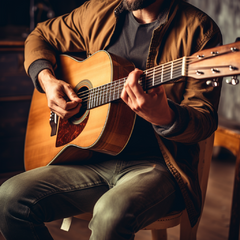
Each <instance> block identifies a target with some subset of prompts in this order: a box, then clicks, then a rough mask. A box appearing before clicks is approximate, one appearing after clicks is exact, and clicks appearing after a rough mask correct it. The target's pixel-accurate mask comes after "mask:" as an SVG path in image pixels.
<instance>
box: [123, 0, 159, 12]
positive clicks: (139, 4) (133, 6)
mask: <svg viewBox="0 0 240 240" xmlns="http://www.w3.org/2000/svg"><path fill="white" fill-rule="evenodd" d="M154 2H156V0H123V5H124V7H125V8H126V9H127V10H128V11H130V12H132V11H136V10H139V9H143V8H146V7H148V6H150V5H151V4H152V3H154Z"/></svg>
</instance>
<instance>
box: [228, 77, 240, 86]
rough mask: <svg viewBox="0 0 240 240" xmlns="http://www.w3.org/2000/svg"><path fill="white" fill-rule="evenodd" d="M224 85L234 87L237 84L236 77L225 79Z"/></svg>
mask: <svg viewBox="0 0 240 240" xmlns="http://www.w3.org/2000/svg"><path fill="white" fill-rule="evenodd" d="M226 83H228V84H230V85H233V86H235V85H237V84H238V83H239V80H238V78H237V76H232V78H231V79H226Z"/></svg>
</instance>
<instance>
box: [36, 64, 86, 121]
mask: <svg viewBox="0 0 240 240" xmlns="http://www.w3.org/2000/svg"><path fill="white" fill-rule="evenodd" d="M38 81H39V83H40V85H41V87H42V89H43V90H44V91H45V93H46V97H47V100H48V107H49V108H50V109H51V110H52V111H53V112H55V113H56V114H57V115H58V116H59V117H61V118H62V119H68V118H70V117H72V116H73V115H75V114H77V113H78V112H79V110H80V107H81V105H82V104H81V102H82V100H81V99H80V98H79V97H78V96H77V94H76V93H75V92H74V91H73V89H72V87H71V86H70V85H69V84H68V83H66V82H64V81H62V80H58V79H57V78H56V77H55V76H53V74H52V72H51V71H50V70H49V69H44V70H42V71H41V72H40V73H39V74H38Z"/></svg>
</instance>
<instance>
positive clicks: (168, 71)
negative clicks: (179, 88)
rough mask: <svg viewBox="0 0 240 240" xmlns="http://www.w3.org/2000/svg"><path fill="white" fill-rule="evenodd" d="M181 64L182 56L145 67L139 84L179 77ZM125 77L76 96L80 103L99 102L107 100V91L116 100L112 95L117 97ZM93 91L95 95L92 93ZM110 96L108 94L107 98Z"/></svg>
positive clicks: (151, 83) (161, 81)
mask: <svg viewBox="0 0 240 240" xmlns="http://www.w3.org/2000/svg"><path fill="white" fill-rule="evenodd" d="M191 58H192V57H185V64H186V66H188V64H189V62H193V61H192V60H191ZM197 60H198V59H197ZM182 66H183V58H180V59H176V60H174V61H171V62H168V63H165V64H161V65H159V66H156V67H153V68H150V69H147V70H145V71H143V75H142V76H141V77H140V79H139V84H140V85H141V84H143V83H145V84H144V86H142V87H145V88H146V89H149V88H150V87H153V86H157V85H159V84H161V83H163V82H167V81H169V80H172V79H175V78H177V77H181V76H182ZM166 76H167V77H168V79H167V80H166ZM126 79H127V77H124V78H121V79H118V80H115V81H114V82H111V83H107V84H105V85H102V86H99V87H96V88H94V89H90V90H89V89H88V90H85V91H83V92H80V93H79V94H78V96H79V97H80V98H81V99H82V105H85V104H87V103H88V101H91V100H92V101H95V102H99V99H100V100H104V99H105V100H107V98H106V96H108V93H109V92H110V93H111V96H112V98H113V99H112V100H116V99H115V97H114V96H116V95H117V97H118V98H119V96H120V93H121V91H122V89H123V86H124V83H125V81H126ZM153 84H154V85H153ZM94 93H95V95H93V94H94ZM111 96H109V98H110V97H111ZM109 101H111V100H109ZM92 105H95V104H93V103H92Z"/></svg>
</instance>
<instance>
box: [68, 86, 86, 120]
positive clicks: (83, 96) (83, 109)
mask: <svg viewBox="0 0 240 240" xmlns="http://www.w3.org/2000/svg"><path fill="white" fill-rule="evenodd" d="M75 89H76V88H75ZM76 93H77V95H78V97H79V98H81V99H82V106H81V108H80V111H79V113H77V114H76V115H74V116H73V117H72V118H70V119H69V120H70V121H71V122H72V123H73V124H79V123H81V122H82V121H83V120H84V119H85V118H86V116H87V115H88V113H89V110H88V109H87V102H88V101H87V100H88V96H89V90H88V87H86V86H82V87H81V88H79V89H78V90H77V91H76Z"/></svg>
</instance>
